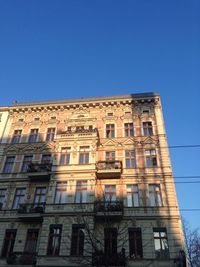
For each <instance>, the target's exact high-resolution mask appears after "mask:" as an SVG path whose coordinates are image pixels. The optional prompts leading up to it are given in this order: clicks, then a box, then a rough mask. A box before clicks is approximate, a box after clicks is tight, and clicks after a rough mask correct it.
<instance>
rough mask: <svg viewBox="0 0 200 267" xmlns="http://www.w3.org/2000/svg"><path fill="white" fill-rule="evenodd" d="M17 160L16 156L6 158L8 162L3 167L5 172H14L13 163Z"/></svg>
mask: <svg viewBox="0 0 200 267" xmlns="http://www.w3.org/2000/svg"><path fill="white" fill-rule="evenodd" d="M14 162H15V156H9V157H7V158H6V162H5V165H4V168H3V173H10V172H12V169H13V165H14Z"/></svg>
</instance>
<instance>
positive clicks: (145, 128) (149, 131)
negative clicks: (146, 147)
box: [143, 121, 153, 136]
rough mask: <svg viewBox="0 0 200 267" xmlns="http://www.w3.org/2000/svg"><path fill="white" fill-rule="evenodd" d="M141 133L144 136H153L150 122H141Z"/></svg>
mask: <svg viewBox="0 0 200 267" xmlns="http://www.w3.org/2000/svg"><path fill="white" fill-rule="evenodd" d="M143 133H144V136H152V135H153V127H152V122H151V121H146V122H143Z"/></svg>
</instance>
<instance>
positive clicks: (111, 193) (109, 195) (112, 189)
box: [104, 185, 116, 202]
mask: <svg viewBox="0 0 200 267" xmlns="http://www.w3.org/2000/svg"><path fill="white" fill-rule="evenodd" d="M104 193H105V201H106V202H115V201H116V185H105V192H104Z"/></svg>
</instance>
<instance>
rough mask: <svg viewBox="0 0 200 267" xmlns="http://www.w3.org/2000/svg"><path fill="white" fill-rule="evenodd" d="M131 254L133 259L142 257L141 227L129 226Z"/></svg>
mask: <svg viewBox="0 0 200 267" xmlns="http://www.w3.org/2000/svg"><path fill="white" fill-rule="evenodd" d="M128 234H129V256H130V258H133V259H138V258H142V256H143V251H142V233H141V229H140V228H129V229H128Z"/></svg>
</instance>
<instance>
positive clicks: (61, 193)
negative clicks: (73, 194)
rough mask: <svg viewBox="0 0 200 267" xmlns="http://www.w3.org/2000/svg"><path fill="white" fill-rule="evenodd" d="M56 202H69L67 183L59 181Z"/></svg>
mask: <svg viewBox="0 0 200 267" xmlns="http://www.w3.org/2000/svg"><path fill="white" fill-rule="evenodd" d="M54 203H55V204H63V203H67V183H57V185H56V192H55V199H54Z"/></svg>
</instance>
